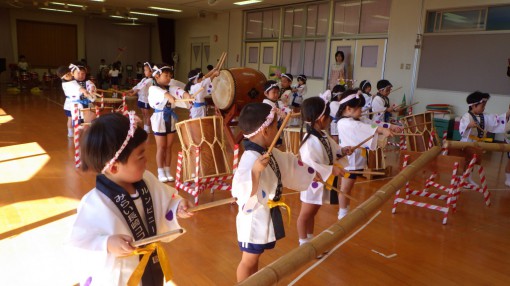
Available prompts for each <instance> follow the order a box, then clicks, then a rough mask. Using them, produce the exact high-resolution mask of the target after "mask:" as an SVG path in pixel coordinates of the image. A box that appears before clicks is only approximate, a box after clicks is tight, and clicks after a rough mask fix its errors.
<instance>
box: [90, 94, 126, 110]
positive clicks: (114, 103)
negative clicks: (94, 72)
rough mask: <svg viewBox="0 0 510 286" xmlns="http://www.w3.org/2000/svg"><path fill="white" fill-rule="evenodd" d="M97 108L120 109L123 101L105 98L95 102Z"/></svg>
mask: <svg viewBox="0 0 510 286" xmlns="http://www.w3.org/2000/svg"><path fill="white" fill-rule="evenodd" d="M93 103H94V105H95V106H99V107H111V108H113V109H114V110H116V109H118V108H119V107H120V106H121V105H122V99H120V98H108V97H103V98H102V99H101V98H97V99H96V101H94V102H93Z"/></svg>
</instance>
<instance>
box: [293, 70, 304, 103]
mask: <svg viewBox="0 0 510 286" xmlns="http://www.w3.org/2000/svg"><path fill="white" fill-rule="evenodd" d="M297 82H298V85H297V86H296V87H295V88H293V89H292V92H293V93H292V97H293V98H292V104H291V105H292V106H293V107H297V108H299V107H300V106H301V103H303V99H304V98H305V95H306V92H307V91H308V89H307V87H306V75H304V74H300V75H298V77H297Z"/></svg>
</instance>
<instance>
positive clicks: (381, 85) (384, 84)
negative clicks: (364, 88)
mask: <svg viewBox="0 0 510 286" xmlns="http://www.w3.org/2000/svg"><path fill="white" fill-rule="evenodd" d="M388 86H393V85H392V84H391V83H390V81H389V80H387V79H381V80H380V81H378V82H377V91H379V90H381V89H383V88H387V87H388Z"/></svg>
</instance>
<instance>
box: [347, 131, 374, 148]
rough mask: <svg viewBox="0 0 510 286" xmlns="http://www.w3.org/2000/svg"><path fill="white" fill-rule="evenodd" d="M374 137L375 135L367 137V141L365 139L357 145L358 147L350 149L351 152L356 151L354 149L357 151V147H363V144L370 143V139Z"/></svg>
mask: <svg viewBox="0 0 510 286" xmlns="http://www.w3.org/2000/svg"><path fill="white" fill-rule="evenodd" d="M374 136H375V134H374V135H372V136H370V137H368V138H367V139H365V140H363V141H361V143H359V144H358V145H356V146H354V147H352V150H356V149H358V148H359V147H361V146H363V144H365V143H367V142H368V141H370V140H371V139H372V138H374Z"/></svg>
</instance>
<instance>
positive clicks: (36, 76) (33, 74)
mask: <svg viewBox="0 0 510 286" xmlns="http://www.w3.org/2000/svg"><path fill="white" fill-rule="evenodd" d="M28 74H29V75H30V79H31V80H33V81H38V80H39V74H38V73H36V72H29V73H28Z"/></svg>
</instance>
